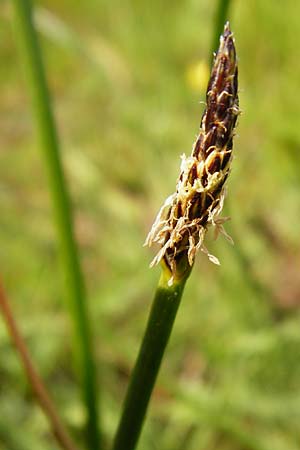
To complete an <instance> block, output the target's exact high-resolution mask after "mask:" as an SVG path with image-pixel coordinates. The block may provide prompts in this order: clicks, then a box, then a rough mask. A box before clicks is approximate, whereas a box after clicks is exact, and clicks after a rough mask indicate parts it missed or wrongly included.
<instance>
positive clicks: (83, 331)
mask: <svg viewBox="0 0 300 450" xmlns="http://www.w3.org/2000/svg"><path fill="white" fill-rule="evenodd" d="M13 4H14V13H15V20H14V25H15V30H16V36H17V40H18V44H19V47H20V54H21V57H22V61H23V65H24V70H25V75H26V76H27V82H28V88H29V91H30V95H31V101H32V109H33V114H34V118H35V121H36V129H37V133H38V137H39V142H40V150H41V153H42V156H43V158H44V163H45V167H46V170H47V174H48V182H49V188H50V193H51V197H52V204H53V211H54V215H55V222H56V228H57V235H58V239H59V244H60V253H61V262H62V267H63V272H64V275H65V278H66V283H65V286H66V297H67V299H68V305H69V312H70V317H71V320H72V326H73V339H72V346H73V351H74V356H75V363H76V366H77V370H78V372H79V376H80V381H81V391H82V397H83V401H84V404H85V408H86V416H87V419H86V422H87V423H86V438H87V442H88V445H89V448H90V449H91V450H98V449H99V448H100V432H99V424H98V407H97V398H98V395H97V391H96V373H95V368H94V361H93V355H92V348H91V347H92V345H91V332H90V326H89V320H88V314H87V305H86V295H85V286H84V280H83V275H82V272H81V267H80V263H79V257H78V251H77V247H76V243H75V239H74V232H73V225H72V212H71V206H70V200H69V195H68V192H67V186H66V182H65V179H64V174H63V168H62V163H61V159H60V152H59V143H58V136H57V132H56V127H55V123H54V118H53V114H52V110H51V102H50V95H49V92H48V88H47V82H46V76H45V71H44V66H43V61H42V56H41V51H40V47H39V43H38V38H37V34H36V31H35V28H34V25H33V20H32V7H31V3H30V0H14V1H13ZM54 282H55V281H54Z"/></svg>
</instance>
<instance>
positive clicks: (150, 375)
mask: <svg viewBox="0 0 300 450" xmlns="http://www.w3.org/2000/svg"><path fill="white" fill-rule="evenodd" d="M169 278H170V277H169V276H168V277H165V276H164V274H162V277H161V279H160V282H159V285H158V288H157V290H156V294H155V297H154V301H153V304H152V308H151V312H150V316H149V319H148V323H147V327H146V331H145V334H144V338H143V342H142V345H141V348H140V351H139V354H138V357H137V360H136V364H135V367H134V369H133V373H132V375H131V379H130V383H129V387H128V391H127V395H126V398H125V402H124V406H123V411H122V416H121V420H120V423H119V426H118V429H117V432H116V436H115V440H114V444H113V450H133V449H134V448H135V447H136V444H137V441H138V438H139V435H140V432H141V429H142V425H143V421H144V418H145V415H146V412H147V407H148V404H149V400H150V397H151V393H152V390H153V387H154V384H155V380H156V378H157V375H158V371H159V368H160V365H161V361H162V358H163V354H164V351H165V349H166V346H167V343H168V340H169V337H170V334H171V331H172V327H173V324H174V320H175V317H176V313H177V309H178V306H179V303H180V300H181V296H182V292H183V289H184V285H185V281H186V279H184V280H182V281H180V282H174V284H173V285H172V286H168V279H169Z"/></svg>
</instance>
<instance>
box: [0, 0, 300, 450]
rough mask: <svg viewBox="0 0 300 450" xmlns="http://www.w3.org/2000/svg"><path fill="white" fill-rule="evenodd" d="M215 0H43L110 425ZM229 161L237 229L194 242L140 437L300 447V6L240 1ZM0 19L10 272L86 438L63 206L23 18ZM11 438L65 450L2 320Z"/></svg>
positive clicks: (38, 356) (187, 137)
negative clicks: (146, 245) (46, 158)
mask: <svg viewBox="0 0 300 450" xmlns="http://www.w3.org/2000/svg"><path fill="white" fill-rule="evenodd" d="M215 6H216V5H215V2H209V1H206V0H181V1H173V2H162V1H160V0H153V1H152V2H147V1H131V2H130V1H124V0H122V1H119V0H111V1H110V2H108V1H105V0H98V1H95V0H87V1H85V2H71V1H70V0H64V1H58V0H51V1H50V0H49V1H42V2H37V15H36V21H37V26H38V29H39V31H40V37H41V40H42V47H43V51H44V57H45V62H46V67H47V74H48V80H49V84H50V87H51V91H52V94H53V98H54V107H55V114H56V118H57V122H58V126H59V132H60V137H61V144H62V150H63V159H64V164H65V170H66V174H67V178H68V182H69V185H70V189H71V192H72V199H73V204H74V208H75V214H76V233H77V238H78V241H79V243H80V250H81V259H82V262H83V265H84V273H85V276H86V280H87V285H88V297H89V310H90V317H91V324H92V328H93V334H94V339H95V344H96V356H97V366H98V368H99V384H100V390H101V396H100V397H101V414H102V420H103V427H104V430H105V435H106V439H107V440H110V439H111V437H112V435H113V432H114V430H115V427H116V424H117V419H118V415H119V413H120V402H121V399H122V398H123V396H124V393H125V388H126V385H127V381H128V376H129V374H130V370H131V368H132V365H133V363H134V359H135V356H136V352H137V350H138V345H139V341H140V339H141V336H142V333H143V329H144V325H145V321H146V317H147V314H148V309H149V306H150V303H151V298H152V295H153V291H154V288H155V286H156V283H157V278H158V269H154V270H148V264H149V262H150V260H151V257H152V254H153V253H152V252H151V251H149V250H145V249H143V248H142V243H143V241H144V238H145V236H146V234H147V232H148V229H149V227H150V225H151V223H152V221H153V218H154V217H155V214H156V212H157V209H158V208H159V206H160V205H161V203H162V201H163V200H164V198H165V197H166V196H167V195H168V194H170V193H171V192H173V189H174V186H175V181H176V177H177V175H178V167H179V161H180V160H179V156H180V154H182V153H186V154H188V153H190V151H191V146H192V143H193V141H194V138H195V135H196V133H197V130H198V126H199V122H200V117H201V113H202V110H203V105H201V104H199V101H200V100H204V89H205V85H206V81H207V76H208V62H209V59H210V53H209V52H210V48H211V42H212V39H213V36H212V23H213V19H214V12H215ZM231 6H232V7H231V14H230V19H231V27H232V29H233V31H234V33H235V37H236V45H237V51H238V55H239V67H240V89H241V92H240V104H241V109H242V110H243V115H242V117H241V118H240V124H239V127H238V136H237V137H236V140H235V155H236V158H235V160H234V164H233V171H232V174H231V177H230V181H229V186H228V191H229V195H228V198H227V202H226V208H225V214H229V215H230V216H231V217H232V220H231V222H229V223H228V224H227V230H228V231H229V233H230V234H231V236H232V237H233V239H234V241H235V246H234V247H231V246H230V245H229V244H228V243H227V242H226V241H225V240H222V239H220V240H218V241H217V242H214V241H213V240H211V241H210V242H208V247H209V249H210V250H211V251H212V253H214V254H216V255H217V256H218V257H219V258H220V260H221V267H216V266H214V265H212V264H211V263H209V261H208V260H207V259H206V258H205V256H204V255H200V256H199V258H198V260H197V264H196V267H195V268H194V271H193V274H192V276H191V279H190V280H189V283H188V284H187V288H186V292H185V295H184V300H183V303H182V305H181V307H180V311H179V314H178V317H177V320H176V326H175V329H174V332H173V335H172V338H171V342H170V345H169V348H168V352H167V357H166V359H165V361H164V364H163V370H162V371H161V374H160V377H159V380H158V384H157V388H156V390H155V393H154V397H153V400H152V404H151V408H150V411H149V418H148V421H147V423H146V426H145V428H144V432H143V434H142V437H141V440H140V445H139V448H140V449H141V450H156V449H157V450H158V449H164V450H183V449H185V450H202V449H203V450H215V449H218V450H247V449H254V450H269V449H270V450H287V449H289V450H294V449H298V448H299V446H300V430H299V425H298V424H299V420H300V327H299V319H300V312H299V305H300V278H299V275H298V272H299V263H300V240H299V231H298V226H297V224H298V221H299V218H300V195H299V189H300V180H299V168H298V166H299V161H300V158H299V153H298V152H299V151H300V128H299V89H298V85H299V72H300V66H299V48H298V47H299V46H298V42H299V40H300V29H299V24H298V18H299V14H300V6H299V5H297V4H296V2H294V1H292V0H286V1H285V2H284V8H283V4H282V3H281V2H271V1H265V2H261V1H259V0H252V1H250V2H244V1H241V0H235V1H234V2H232V5H231ZM1 10H2V12H3V14H2V16H1V18H0V52H1V61H2V64H1V69H0V115H1V119H0V129H1V133H0V204H1V214H0V230H1V233H0V267H1V276H2V278H3V280H4V282H5V285H6V289H7V291H8V293H9V297H10V298H11V300H12V307H13V309H14V311H15V314H16V318H17V319H18V321H19V323H20V326H21V328H22V331H23V334H24V335H25V338H26V341H27V343H28V346H29V347H30V350H31V352H32V355H33V358H34V360H35V361H36V364H37V366H38V367H39V369H40V371H41V373H42V375H43V378H44V379H45V380H46V382H47V385H48V386H49V389H50V391H51V393H52V395H53V397H54V399H55V401H56V404H57V405H58V408H59V410H60V412H61V414H62V415H63V417H64V419H65V421H66V423H67V424H68V425H69V426H70V427H71V428H72V429H73V432H74V433H75V436H77V439H78V440H79V441H80V439H81V434H80V428H81V424H82V422H83V411H82V409H81V403H80V398H79V394H78V388H77V382H76V379H75V376H74V370H73V367H72V358H71V352H70V323H69V318H68V317H67V315H66V313H65V307H64V303H63V302H64V299H63V295H62V293H63V289H62V278H61V274H60V269H59V267H60V266H59V265H58V257H57V244H56V237H55V232H54V227H53V218H52V210H51V207H50V201H49V194H48V188H47V182H46V179H45V173H44V169H43V166H42V162H41V160H40V153H39V151H38V148H37V143H36V140H35V139H34V130H33V126H32V121H31V115H30V110H29V100H28V95H27V92H26V85H25V83H24V77H23V73H22V69H21V67H20V62H19V59H18V53H17V50H16V46H15V41H14V36H13V34H12V29H11V16H12V14H11V5H10V2H9V1H8V0H2V2H1ZM0 351H1V360H0V449H1V450H7V449H8V450H15V449H16V450H19V449H20V450H23V449H24V450H28V449H30V450H39V449H41V448H43V449H45V450H50V449H51V450H52V449H53V450H54V449H57V447H56V443H55V442H54V440H53V439H52V437H51V435H50V434H49V429H48V424H47V423H46V421H45V419H44V416H43V415H42V413H41V412H40V410H39V407H38V406H37V405H36V403H35V401H34V399H33V398H32V394H31V391H30V388H29V387H28V384H27V381H26V380H25V378H24V374H23V371H22V368H21V367H20V364H19V360H18V358H17V356H16V355H15V353H14V351H13V348H12V346H11V343H10V340H9V338H8V336H7V333H6V330H5V328H4V325H3V323H2V322H0Z"/></svg>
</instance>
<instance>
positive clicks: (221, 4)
mask: <svg viewBox="0 0 300 450" xmlns="http://www.w3.org/2000/svg"><path fill="white" fill-rule="evenodd" d="M229 6H230V0H219V1H218V7H217V11H216V14H215V23H214V26H213V38H212V46H211V49H210V53H209V56H210V61H211V62H212V60H213V57H214V56H213V55H214V53H215V52H216V51H217V49H218V47H219V40H220V34H221V33H222V31H223V28H224V24H225V23H226V22H227V21H228V20H229V14H228V12H229Z"/></svg>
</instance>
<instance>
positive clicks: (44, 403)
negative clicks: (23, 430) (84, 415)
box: [0, 283, 76, 450]
mask: <svg viewBox="0 0 300 450" xmlns="http://www.w3.org/2000/svg"><path fill="white" fill-rule="evenodd" d="M0 310H1V312H2V315H3V318H4V321H5V323H6V326H7V330H8V332H9V334H10V336H11V339H12V341H13V344H14V345H15V348H16V350H17V352H18V353H19V356H20V358H21V362H22V364H23V367H24V370H25V372H26V375H27V378H28V380H29V382H30V384H31V388H32V390H33V392H34V394H35V395H36V398H37V400H38V401H39V403H40V406H41V408H42V409H43V411H44V413H45V415H46V417H47V419H48V421H49V423H50V425H51V427H52V431H53V434H54V436H55V437H56V439H57V442H58V443H59V444H60V446H61V448H63V449H65V450H76V447H75V444H74V443H73V442H72V439H71V437H70V436H69V435H68V433H67V431H66V429H65V428H64V426H63V424H62V422H61V420H60V417H59V416H58V414H57V412H56V409H55V406H54V404H53V403H52V400H51V398H50V396H49V394H48V391H47V389H46V387H45V386H44V383H43V381H42V380H41V378H40V377H39V374H38V373H37V371H36V369H35V367H34V366H33V363H32V361H31V358H30V355H29V352H28V350H27V347H26V344H25V342H24V340H23V338H22V336H21V333H20V332H19V330H18V327H17V324H16V322H15V320H14V318H13V314H12V312H11V309H10V307H9V302H8V299H7V298H6V295H5V292H4V289H3V287H2V285H1V283H0ZM0 435H1V429H0Z"/></svg>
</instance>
